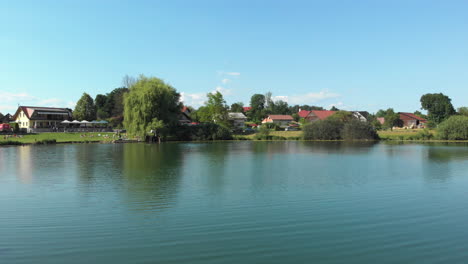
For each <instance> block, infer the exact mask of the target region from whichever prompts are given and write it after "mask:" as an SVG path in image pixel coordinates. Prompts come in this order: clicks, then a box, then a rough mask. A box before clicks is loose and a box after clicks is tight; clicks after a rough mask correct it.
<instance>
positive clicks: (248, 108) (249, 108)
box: [242, 106, 252, 113]
mask: <svg viewBox="0 0 468 264" xmlns="http://www.w3.org/2000/svg"><path fill="white" fill-rule="evenodd" d="M242 108H243V109H244V113H245V112H247V111H250V110H251V109H252V107H250V106H244V107H242Z"/></svg>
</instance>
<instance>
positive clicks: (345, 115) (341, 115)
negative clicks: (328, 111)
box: [327, 111, 353, 122]
mask: <svg viewBox="0 0 468 264" xmlns="http://www.w3.org/2000/svg"><path fill="white" fill-rule="evenodd" d="M327 119H330V120H337V121H341V122H349V121H351V119H353V114H352V113H351V112H348V111H338V112H336V113H334V114H333V115H331V116H329V117H328V118H327Z"/></svg>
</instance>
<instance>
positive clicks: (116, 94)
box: [94, 87, 129, 127]
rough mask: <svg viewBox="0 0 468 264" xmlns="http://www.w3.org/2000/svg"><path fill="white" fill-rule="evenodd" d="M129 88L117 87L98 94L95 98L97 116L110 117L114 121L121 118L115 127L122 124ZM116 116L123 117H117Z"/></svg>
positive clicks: (101, 117) (99, 117)
mask: <svg viewBox="0 0 468 264" xmlns="http://www.w3.org/2000/svg"><path fill="white" fill-rule="evenodd" d="M128 91H129V90H128V89H127V88H124V87H122V88H116V89H114V90H112V92H110V93H108V94H106V95H103V94H98V95H96V99H95V100H94V102H95V105H96V117H97V118H98V119H108V118H113V119H114V121H116V120H119V121H120V120H121V121H120V123H116V125H115V127H117V126H121V125H122V121H123V112H124V103H123V100H124V95H125V94H126V93H128ZM116 117H122V118H121V119H120V118H116Z"/></svg>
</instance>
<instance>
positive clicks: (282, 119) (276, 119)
mask: <svg viewBox="0 0 468 264" xmlns="http://www.w3.org/2000/svg"><path fill="white" fill-rule="evenodd" d="M292 121H294V118H293V117H292V116H290V115H269V116H267V118H265V119H263V121H262V124H266V123H270V124H271V123H273V124H277V125H279V126H280V127H287V126H288V125H289V123H291V122H292Z"/></svg>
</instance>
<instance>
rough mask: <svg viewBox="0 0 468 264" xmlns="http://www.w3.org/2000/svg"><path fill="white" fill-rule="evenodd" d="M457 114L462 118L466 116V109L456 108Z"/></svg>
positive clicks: (467, 111) (467, 110)
mask: <svg viewBox="0 0 468 264" xmlns="http://www.w3.org/2000/svg"><path fill="white" fill-rule="evenodd" d="M458 114H459V115H463V116H468V107H460V108H458Z"/></svg>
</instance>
